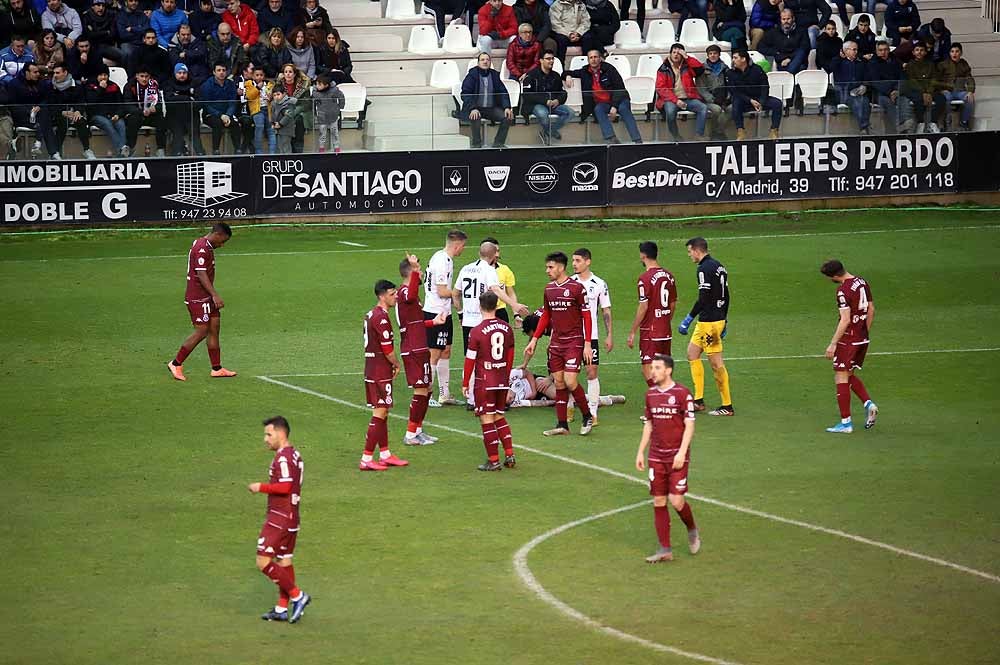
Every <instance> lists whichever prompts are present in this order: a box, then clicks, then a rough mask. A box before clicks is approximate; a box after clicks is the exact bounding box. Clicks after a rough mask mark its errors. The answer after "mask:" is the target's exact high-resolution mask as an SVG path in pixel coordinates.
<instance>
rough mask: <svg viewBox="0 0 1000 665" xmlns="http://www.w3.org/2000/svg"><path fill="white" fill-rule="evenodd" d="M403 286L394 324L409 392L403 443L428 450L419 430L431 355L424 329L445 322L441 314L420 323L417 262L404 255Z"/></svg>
mask: <svg viewBox="0 0 1000 665" xmlns="http://www.w3.org/2000/svg"><path fill="white" fill-rule="evenodd" d="M399 276H400V277H402V278H403V286H401V287H400V288H399V291H398V292H397V294H396V295H397V299H396V322H397V323H398V324H399V355H400V356H401V357H402V358H403V369H405V370H406V384H407V386H408V387H409V388H412V389H413V399H412V400H410V422H409V423H408V424H407V426H406V435H405V436H404V437H403V443H405V444H406V445H408V446H428V445H431V444H432V443H436V442H437V437H436V436H431V435H430V434H428V433H427V432H425V431H424V430H423V424H424V417H425V416H426V415H427V403H428V401H429V400H430V391H431V387H430V386H431V354H430V351H429V350H428V349H427V332H426V329H427V328H430V327H431V326H435V325H441V324H442V323H444V321H445V315H444V313H443V312H441V313H439V314H438V316H437V318H436V319H424V312H423V308H422V307H421V305H420V280H421V278H422V276H421V274H420V260H419V259H418V258H417V257H416V256H415V255H413V254H407V255H406V258H405V259H403V261H402V263H400V264H399Z"/></svg>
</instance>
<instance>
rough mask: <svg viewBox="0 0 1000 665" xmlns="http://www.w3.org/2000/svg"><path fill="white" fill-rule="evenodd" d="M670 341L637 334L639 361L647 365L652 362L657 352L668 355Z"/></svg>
mask: <svg viewBox="0 0 1000 665" xmlns="http://www.w3.org/2000/svg"><path fill="white" fill-rule="evenodd" d="M670 341H671V340H669V339H648V338H646V337H643V336H642V335H640V336H639V361H640V362H641V363H642V364H643V365H648V364H650V363H651V362H653V358H654V357H655V356H656V355H658V354H663V355H665V356H669V355H670Z"/></svg>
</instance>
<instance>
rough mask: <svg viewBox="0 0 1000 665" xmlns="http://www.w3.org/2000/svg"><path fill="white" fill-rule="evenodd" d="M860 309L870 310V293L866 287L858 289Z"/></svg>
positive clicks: (862, 310) (863, 310)
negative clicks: (866, 290) (866, 291)
mask: <svg viewBox="0 0 1000 665" xmlns="http://www.w3.org/2000/svg"><path fill="white" fill-rule="evenodd" d="M858 310H859V311H861V312H866V313H867V312H868V294H867V293H865V290H864V289H858Z"/></svg>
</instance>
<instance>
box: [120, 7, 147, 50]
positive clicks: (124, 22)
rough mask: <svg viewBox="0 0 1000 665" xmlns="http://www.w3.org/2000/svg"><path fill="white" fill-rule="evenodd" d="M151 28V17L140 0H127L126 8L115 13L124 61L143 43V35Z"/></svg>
mask: <svg viewBox="0 0 1000 665" xmlns="http://www.w3.org/2000/svg"><path fill="white" fill-rule="evenodd" d="M148 29H149V17H148V16H146V14H145V12H143V11H142V10H141V9H140V8H139V0H125V9H123V10H121V11H119V12H117V13H116V14H115V30H116V33H117V35H118V41H119V48H120V49H121V52H122V58H123V62H124V63H128V62H129V60H130V59H131V58H132V54H133V53H135V51H136V50H137V49H138V48H139V46H141V45H142V35H143V34H144V33H145V32H146V30H148Z"/></svg>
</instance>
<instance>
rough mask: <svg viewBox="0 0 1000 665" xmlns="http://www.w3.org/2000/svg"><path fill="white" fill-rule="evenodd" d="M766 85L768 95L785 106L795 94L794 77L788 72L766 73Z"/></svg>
mask: <svg viewBox="0 0 1000 665" xmlns="http://www.w3.org/2000/svg"><path fill="white" fill-rule="evenodd" d="M767 83H768V86H769V90H768V94H769V95H771V96H772V97H777V98H778V99H780V100H782V101H783V102H784V103H786V104H787V103H788V101H789V100H790V99H791V98H792V95H793V94H794V92H795V76H794V75H793V74H791V73H790V72H768V73H767Z"/></svg>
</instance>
